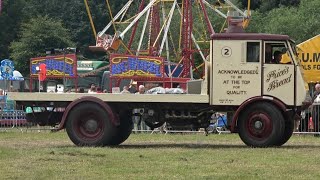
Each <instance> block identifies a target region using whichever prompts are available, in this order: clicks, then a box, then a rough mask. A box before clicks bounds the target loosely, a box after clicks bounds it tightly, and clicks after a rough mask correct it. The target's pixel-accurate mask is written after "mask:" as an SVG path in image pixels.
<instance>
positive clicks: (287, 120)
mask: <svg viewBox="0 0 320 180" xmlns="http://www.w3.org/2000/svg"><path fill="white" fill-rule="evenodd" d="M211 38H212V40H211V43H210V44H211V46H210V58H209V61H208V62H206V75H205V78H204V79H203V80H202V85H201V87H198V88H201V90H200V92H201V93H200V94H156V95H149V94H143V95H137V94H76V93H68V94H53V93H52V94H50V93H14V92H12V93H8V96H9V98H10V99H12V100H15V101H16V102H17V103H18V104H21V105H25V106H42V107H64V108H65V110H64V111H63V112H56V111H44V112H37V113H33V114H29V115H28V120H29V121H40V122H42V123H41V124H44V125H48V124H50V125H57V129H56V130H61V129H64V128H66V130H67V133H68V135H69V137H70V139H71V140H72V142H74V143H75V144H76V145H79V146H107V145H118V144H120V143H122V142H123V141H125V140H126V139H127V138H128V137H129V135H130V134H131V131H132V125H133V123H132V116H133V114H132V111H133V109H140V110H141V111H140V113H141V116H143V118H144V120H145V121H146V122H148V124H149V126H151V127H153V128H155V127H158V126H160V125H161V124H163V123H164V122H170V124H171V123H172V124H176V125H181V126H183V125H187V124H192V125H193V126H195V127H199V128H201V127H203V128H205V127H208V125H209V123H210V116H211V114H212V113H214V112H219V111H224V112H228V128H229V129H230V130H231V132H233V133H239V135H240V137H241V139H242V140H243V142H244V143H245V144H247V145H248V146H253V147H269V146H281V145H283V144H284V143H286V142H287V141H288V139H289V138H290V137H291V135H292V132H293V124H294V122H293V119H294V115H295V114H296V113H297V112H299V111H300V109H301V108H302V106H303V105H304V104H303V101H304V100H305V95H306V89H305V85H304V80H303V76H302V69H301V67H300V66H299V61H298V59H297V53H296V51H295V46H294V43H293V42H292V41H291V40H290V39H289V37H288V36H286V35H271V34H245V33H223V34H214V35H212V36H211ZM275 51H281V52H282V53H287V54H288V55H289V57H290V63H287V64H271V63H269V62H270V58H271V56H270V54H272V53H273V52H275ZM44 109H47V108H44ZM46 120H47V122H46V123H44V122H43V121H46Z"/></svg>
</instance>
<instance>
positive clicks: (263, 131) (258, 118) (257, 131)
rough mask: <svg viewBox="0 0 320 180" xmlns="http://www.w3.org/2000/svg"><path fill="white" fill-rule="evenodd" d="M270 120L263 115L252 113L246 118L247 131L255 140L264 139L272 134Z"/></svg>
mask: <svg viewBox="0 0 320 180" xmlns="http://www.w3.org/2000/svg"><path fill="white" fill-rule="evenodd" d="M272 128H273V126H272V120H271V118H270V117H269V116H268V115H267V114H264V113H260V112H259V113H252V114H250V116H249V117H248V123H247V130H248V133H249V135H250V136H251V137H253V138H255V139H259V140H261V139H266V138H268V137H269V136H270V134H271V132H272Z"/></svg>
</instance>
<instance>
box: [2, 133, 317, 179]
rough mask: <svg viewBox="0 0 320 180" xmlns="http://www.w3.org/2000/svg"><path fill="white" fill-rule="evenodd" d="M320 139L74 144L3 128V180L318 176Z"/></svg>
mask: <svg viewBox="0 0 320 180" xmlns="http://www.w3.org/2000/svg"><path fill="white" fill-rule="evenodd" d="M319 151H320V138H317V137H313V136H297V135H294V136H293V137H292V138H291V139H290V140H289V142H288V143H287V144H286V145H284V146H282V147H280V148H249V147H247V146H245V145H244V144H243V143H242V142H241V140H240V138H239V137H238V135H236V134H223V135H222V134H221V135H209V136H204V135H202V134H192V135H180V134H167V135H165V134H132V135H131V136H130V137H129V139H128V140H127V141H126V142H125V143H123V144H122V145H120V146H117V147H104V148H89V147H76V146H74V145H73V144H72V142H71V141H70V140H69V138H68V137H67V134H66V133H65V132H58V133H49V132H41V133H36V132H28V133H21V132H1V133H0V159H1V160H0V167H1V168H0V174H1V179H159V178H165V179H226V178H228V179H318V178H319V177H320V171H319V168H320V153H319Z"/></svg>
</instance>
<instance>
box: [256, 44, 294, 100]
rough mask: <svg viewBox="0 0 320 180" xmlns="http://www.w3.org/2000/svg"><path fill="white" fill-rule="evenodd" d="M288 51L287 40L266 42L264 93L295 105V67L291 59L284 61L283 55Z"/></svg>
mask: <svg viewBox="0 0 320 180" xmlns="http://www.w3.org/2000/svg"><path fill="white" fill-rule="evenodd" d="M286 53H289V50H288V46H287V44H286V42H285V41H266V42H264V63H263V64H262V71H263V73H262V74H263V77H262V82H263V83H262V89H263V92H262V94H263V95H267V96H272V97H275V98H278V99H280V100H281V101H282V102H284V103H285V104H287V105H294V102H295V99H294V98H295V86H294V85H295V81H294V80H295V73H294V72H295V68H294V63H293V62H292V61H291V60H290V61H289V62H286V63H283V61H282V56H283V55H284V54H286ZM289 57H290V56H289ZM279 58H280V60H279Z"/></svg>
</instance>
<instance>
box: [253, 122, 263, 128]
mask: <svg viewBox="0 0 320 180" xmlns="http://www.w3.org/2000/svg"><path fill="white" fill-rule="evenodd" d="M262 126H263V124H262V122H261V121H260V120H257V121H256V122H255V123H254V128H256V129H262Z"/></svg>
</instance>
